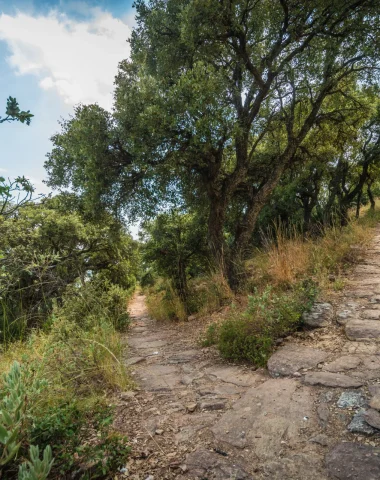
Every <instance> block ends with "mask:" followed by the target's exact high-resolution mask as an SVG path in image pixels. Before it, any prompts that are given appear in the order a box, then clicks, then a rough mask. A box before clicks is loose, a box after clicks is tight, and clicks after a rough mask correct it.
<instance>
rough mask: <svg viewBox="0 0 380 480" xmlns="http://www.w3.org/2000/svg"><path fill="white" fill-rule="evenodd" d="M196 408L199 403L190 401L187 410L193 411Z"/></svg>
mask: <svg viewBox="0 0 380 480" xmlns="http://www.w3.org/2000/svg"><path fill="white" fill-rule="evenodd" d="M196 408H197V404H196V403H189V404H188V405H186V410H187V411H188V412H189V413H193V412H194V411H195V409H196Z"/></svg>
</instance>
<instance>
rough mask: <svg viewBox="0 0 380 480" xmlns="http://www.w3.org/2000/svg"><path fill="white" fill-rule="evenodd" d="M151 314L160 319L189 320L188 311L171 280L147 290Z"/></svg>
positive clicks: (148, 307) (148, 306)
mask: <svg viewBox="0 0 380 480" xmlns="http://www.w3.org/2000/svg"><path fill="white" fill-rule="evenodd" d="M146 305H147V309H148V313H149V316H151V317H152V318H155V319H156V320H158V321H169V320H179V321H185V320H187V313H186V310H185V307H184V305H183V304H182V302H181V300H180V299H179V297H178V295H177V294H176V293H175V291H174V290H173V288H172V286H171V285H170V282H167V281H163V282H162V283H159V284H158V285H157V287H155V288H152V289H150V290H149V291H148V292H147V299H146Z"/></svg>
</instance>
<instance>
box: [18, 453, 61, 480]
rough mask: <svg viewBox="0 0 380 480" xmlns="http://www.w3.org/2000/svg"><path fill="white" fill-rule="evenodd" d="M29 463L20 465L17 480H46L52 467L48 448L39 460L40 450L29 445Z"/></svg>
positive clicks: (51, 456) (51, 458)
mask: <svg viewBox="0 0 380 480" xmlns="http://www.w3.org/2000/svg"><path fill="white" fill-rule="evenodd" d="M29 456H30V461H28V462H26V463H23V464H22V465H20V468H19V472H18V480H46V479H47V478H48V475H49V473H50V470H51V467H52V466H53V463H54V460H53V454H52V451H51V448H50V446H47V447H46V448H45V450H44V452H43V456H42V460H40V450H39V448H38V447H35V446H33V445H31V447H30V450H29Z"/></svg>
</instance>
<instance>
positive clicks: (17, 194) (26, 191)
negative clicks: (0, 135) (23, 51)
mask: <svg viewBox="0 0 380 480" xmlns="http://www.w3.org/2000/svg"><path fill="white" fill-rule="evenodd" d="M5 114H6V117H4V118H1V117H0V124H1V123H4V122H14V121H17V122H21V123H26V124H27V125H30V122H31V119H32V117H34V115H32V114H31V113H30V111H29V110H28V111H27V112H24V111H21V110H20V108H19V106H18V102H17V100H16V99H15V98H13V97H8V99H7V108H6V111H5ZM33 192H34V187H33V185H32V184H31V183H30V181H29V180H28V179H27V178H25V177H16V178H15V179H14V180H10V179H8V181H7V180H6V179H5V178H4V177H1V176H0V216H4V215H11V214H12V213H14V212H15V211H16V210H17V208H19V207H20V206H22V205H25V204H26V203H27V202H28V201H30V200H31V198H32V195H33Z"/></svg>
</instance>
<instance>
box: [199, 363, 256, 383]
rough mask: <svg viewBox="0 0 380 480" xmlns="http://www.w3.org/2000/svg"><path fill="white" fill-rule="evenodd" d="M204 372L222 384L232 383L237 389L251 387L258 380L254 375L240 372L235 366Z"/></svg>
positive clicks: (207, 369) (210, 369) (208, 369)
mask: <svg viewBox="0 0 380 480" xmlns="http://www.w3.org/2000/svg"><path fill="white" fill-rule="evenodd" d="M205 371H206V373H207V375H212V376H214V377H217V378H218V379H219V380H222V381H223V382H226V383H232V384H233V385H236V386H239V387H251V386H253V385H255V384H256V383H257V382H258V381H259V379H260V377H259V375H257V374H256V373H254V372H252V373H245V372H241V371H239V370H238V369H237V368H236V367H235V366H231V367H229V366H215V367H211V368H206V370H205Z"/></svg>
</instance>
